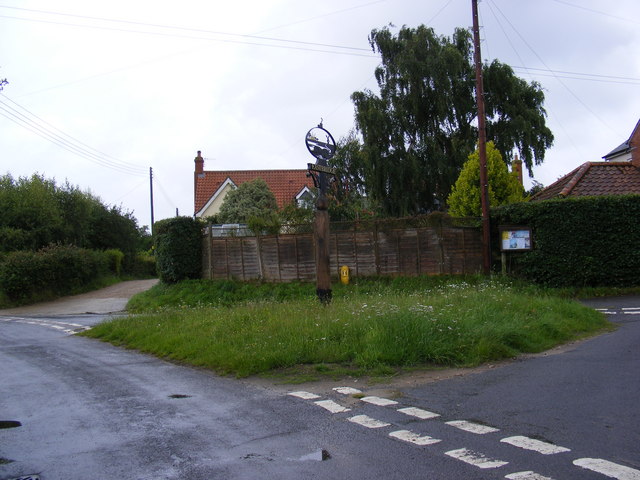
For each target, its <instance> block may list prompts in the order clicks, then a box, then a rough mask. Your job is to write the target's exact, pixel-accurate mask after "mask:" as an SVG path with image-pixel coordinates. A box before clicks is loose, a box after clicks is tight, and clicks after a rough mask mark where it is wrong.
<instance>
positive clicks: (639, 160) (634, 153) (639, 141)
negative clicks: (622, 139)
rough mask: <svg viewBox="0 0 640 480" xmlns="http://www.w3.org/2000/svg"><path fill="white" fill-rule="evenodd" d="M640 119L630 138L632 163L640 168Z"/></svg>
mask: <svg viewBox="0 0 640 480" xmlns="http://www.w3.org/2000/svg"><path fill="white" fill-rule="evenodd" d="M638 147H640V121H639V122H638V123H637V124H636V128H634V129H633V133H632V134H631V137H630V138H629V148H630V149H631V163H632V164H633V166H634V167H636V168H640V149H639V148H638Z"/></svg>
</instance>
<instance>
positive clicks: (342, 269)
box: [340, 265, 349, 285]
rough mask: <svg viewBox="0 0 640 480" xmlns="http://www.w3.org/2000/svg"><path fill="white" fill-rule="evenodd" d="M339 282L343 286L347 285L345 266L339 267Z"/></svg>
mask: <svg viewBox="0 0 640 480" xmlns="http://www.w3.org/2000/svg"><path fill="white" fill-rule="evenodd" d="M340 281H341V282H342V284H343V285H349V267H347V266H346V265H343V266H342V267H340Z"/></svg>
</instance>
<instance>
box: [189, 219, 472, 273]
mask: <svg viewBox="0 0 640 480" xmlns="http://www.w3.org/2000/svg"><path fill="white" fill-rule="evenodd" d="M372 225H373V228H368V229H366V230H362V229H361V228H358V227H357V226H355V225H354V226H353V228H349V229H344V228H336V229H335V230H336V231H335V232H334V231H333V230H334V225H333V224H332V226H331V228H330V230H331V231H330V238H331V243H330V255H331V257H330V262H331V272H332V275H334V276H337V275H338V273H339V269H340V267H341V266H343V265H346V266H348V267H349V269H350V272H351V276H355V277H358V276H369V275H402V276H415V275H441V274H464V273H477V272H479V271H481V270H482V233H481V230H480V229H479V228H476V227H468V226H442V225H440V226H415V227H406V226H405V227H403V228H394V227H389V226H386V227H384V228H381V227H379V225H378V224H377V223H375V224H372ZM202 250H203V265H202V267H203V268H202V276H203V278H207V279H236V280H257V279H261V280H265V281H270V282H290V281H296V280H299V281H313V280H315V275H316V267H315V241H314V236H313V233H294V234H279V235H264V236H256V237H244V236H242V237H241V236H238V237H214V236H213V235H211V229H210V228H207V230H206V234H205V235H204V237H203V249H202Z"/></svg>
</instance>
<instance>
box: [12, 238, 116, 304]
mask: <svg viewBox="0 0 640 480" xmlns="http://www.w3.org/2000/svg"><path fill="white" fill-rule="evenodd" d="M108 265H109V257H108V256H107V254H106V253H105V252H98V251H94V250H87V249H83V248H77V247H73V246H66V245H53V246H50V247H46V248H43V249H41V250H39V251H37V252H32V251H18V252H11V253H9V254H7V255H6V257H5V258H4V261H3V262H2V264H0V289H2V291H3V292H4V294H5V295H6V296H7V298H9V300H11V301H12V302H18V303H22V302H26V301H30V300H38V299H44V298H51V297H55V296H60V295H66V294H70V293H75V292H77V291H79V290H82V289H83V288H84V287H86V286H87V285H88V284H90V283H91V282H93V281H95V280H97V279H98V278H100V277H102V276H105V275H107V274H108V272H109V267H108Z"/></svg>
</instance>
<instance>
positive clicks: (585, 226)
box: [491, 195, 640, 287]
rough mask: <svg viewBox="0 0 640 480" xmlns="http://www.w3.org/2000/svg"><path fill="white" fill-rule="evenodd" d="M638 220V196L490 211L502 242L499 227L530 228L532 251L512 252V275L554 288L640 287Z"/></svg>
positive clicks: (570, 200)
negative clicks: (516, 226) (515, 226)
mask: <svg viewBox="0 0 640 480" xmlns="http://www.w3.org/2000/svg"><path fill="white" fill-rule="evenodd" d="M639 220H640V195H624V196H607V197H578V198H567V199H557V200H546V201H542V202H526V203H517V204H511V205H506V206H502V207H498V208H495V209H492V211H491V223H492V228H493V230H494V231H493V233H492V238H493V239H499V233H498V227H499V226H500V225H518V226H529V227H531V228H532V236H533V250H531V251H530V252H526V253H509V255H510V256H511V265H512V273H514V274H516V275H519V276H522V277H524V278H526V279H528V280H532V281H534V282H536V283H539V284H543V285H547V286H551V287H582V286H591V287H597V286H619V287H630V286H638V285H640V247H639V245H640V221H639ZM494 248H495V250H496V251H497V250H498V249H499V245H498V244H497V243H496V244H495V245H494ZM497 258H499V254H498V255H497Z"/></svg>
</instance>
